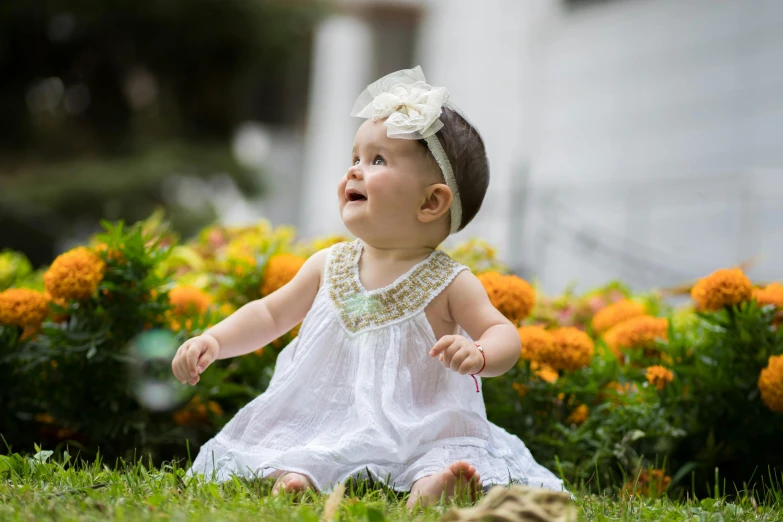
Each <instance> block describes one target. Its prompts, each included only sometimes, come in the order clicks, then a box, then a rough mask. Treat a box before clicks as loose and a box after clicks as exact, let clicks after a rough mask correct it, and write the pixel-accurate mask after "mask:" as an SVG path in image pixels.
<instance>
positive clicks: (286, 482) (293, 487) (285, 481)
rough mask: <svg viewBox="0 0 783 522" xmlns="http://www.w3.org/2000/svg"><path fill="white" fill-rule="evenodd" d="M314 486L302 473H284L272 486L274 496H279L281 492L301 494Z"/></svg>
mask: <svg viewBox="0 0 783 522" xmlns="http://www.w3.org/2000/svg"><path fill="white" fill-rule="evenodd" d="M312 486H313V485H312V484H310V479H308V478H307V477H306V476H304V475H302V474H300V473H293V472H288V473H283V474H282V475H280V477H279V478H278V479H277V480H276V481H275V484H274V486H272V495H273V496H277V495H279V494H280V493H281V492H301V491H304V490H306V489H308V488H311V487H312Z"/></svg>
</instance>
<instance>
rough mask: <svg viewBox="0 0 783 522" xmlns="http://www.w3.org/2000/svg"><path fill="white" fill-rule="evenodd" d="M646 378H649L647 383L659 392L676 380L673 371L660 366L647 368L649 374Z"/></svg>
mask: <svg viewBox="0 0 783 522" xmlns="http://www.w3.org/2000/svg"><path fill="white" fill-rule="evenodd" d="M645 376H646V377H647V382H649V383H650V384H652V385H653V386H655V387H656V388H658V389H659V390H662V389H664V387H666V384H667V383H670V382H672V381H673V380H674V374H673V373H672V372H671V370H669V369H668V368H664V367H663V366H660V365H655V366H650V367H649V368H647V373H646V374H645Z"/></svg>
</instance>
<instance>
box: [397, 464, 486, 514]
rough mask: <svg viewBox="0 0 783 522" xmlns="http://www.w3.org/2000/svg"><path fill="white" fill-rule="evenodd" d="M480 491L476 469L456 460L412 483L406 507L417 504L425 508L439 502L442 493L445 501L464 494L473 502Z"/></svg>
mask: <svg viewBox="0 0 783 522" xmlns="http://www.w3.org/2000/svg"><path fill="white" fill-rule="evenodd" d="M480 490H481V477H480V476H479V474H478V472H476V468H475V467H474V466H471V465H470V464H469V463H468V462H466V461H464V460H458V461H457V462H452V463H451V464H449V465H448V466H446V467H445V468H443V469H442V470H441V471H439V472H437V473H434V474H432V475H429V476H426V477H423V478H420V479H419V480H417V481H416V482H414V483H413V486H412V487H411V493H410V497H409V498H408V507H409V508H413V507H414V506H415V505H416V503H417V502H418V503H419V504H421V505H422V506H427V505H429V504H432V503H434V502H437V501H439V500H440V499H441V496H442V495H443V494H444V493H445V496H446V500H448V499H451V498H453V497H454V495H455V494H457V493H465V492H468V493H469V494H470V498H471V499H472V500H475V498H476V495H477V494H478V492H479V491H480Z"/></svg>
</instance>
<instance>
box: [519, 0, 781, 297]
mask: <svg viewBox="0 0 783 522" xmlns="http://www.w3.org/2000/svg"><path fill="white" fill-rule="evenodd" d="M782 27H783V2H780V1H776V0H766V1H763V0H761V1H753V2H747V1H742V0H688V1H683V0H655V1H652V0H626V1H621V0H616V1H607V2H601V3H596V4H592V5H586V6H584V7H581V8H577V9H574V10H571V11H563V12H562V13H561V16H560V17H559V18H558V22H557V24H556V27H554V28H553V30H552V31H551V33H549V35H548V38H549V41H548V42H547V44H546V46H545V49H544V53H545V56H544V58H543V60H542V63H544V64H545V65H544V74H543V77H542V78H541V80H540V81H541V82H542V84H543V85H544V86H545V91H544V92H545V93H544V97H543V100H542V104H543V107H544V108H543V111H542V114H541V118H542V119H541V127H540V131H541V135H540V143H539V145H538V147H537V150H535V151H534V154H533V157H532V164H533V169H532V177H531V183H532V187H531V192H532V194H535V196H534V197H533V204H532V206H531V207H530V208H529V209H528V212H527V214H526V218H527V222H526V226H525V234H524V242H523V245H524V246H525V250H526V251H525V252H524V254H523V257H522V262H523V264H524V266H525V267H526V268H527V269H528V270H529V273H530V274H532V275H536V276H539V277H540V278H541V279H542V280H543V282H544V283H545V287H546V288H548V289H549V290H551V291H557V290H559V289H561V288H562V287H563V286H564V285H565V284H567V282H569V281H571V280H574V279H578V280H579V282H580V286H582V287H586V286H591V285H595V284H599V283H601V282H603V281H606V280H608V279H610V278H611V277H613V276H614V277H622V278H623V279H626V280H628V281H631V282H632V283H634V284H635V285H636V286H639V287H650V286H658V285H665V284H675V283H678V282H680V281H678V278H680V279H682V278H687V277H694V276H700V275H703V274H704V272H705V271H706V270H712V269H715V268H719V267H722V266H727V265H732V264H735V263H738V262H740V261H742V260H744V259H747V258H749V257H752V256H755V255H759V254H761V255H763V256H764V257H763V258H762V260H761V261H760V262H759V263H758V264H757V265H756V266H755V268H754V269H753V270H751V274H753V275H755V276H756V277H758V278H769V279H772V278H780V277H781V275H782V274H781V271H780V266H779V265H776V263H775V259H778V260H779V259H781V256H783V241H781V239H783V235H781V231H783V227H781V226H780V225H779V224H780V223H781V221H780V217H783V216H781V211H780V208H781V205H780V204H779V203H778V201H780V200H779V199H775V198H776V197H777V198H779V197H780V195H781V193H782V192H783V96H781V94H783V31H781V28H782ZM545 196H549V197H554V198H556V199H555V201H556V202H558V201H559V204H561V205H562V206H558V204H556V203H547V202H545V201H544V199H545ZM554 209H560V210H554ZM564 209H565V210H564ZM558 214H559V215H560V217H559V218H558V217H557V216H558ZM567 214H570V216H568V217H567ZM558 219H560V220H561V221H562V222H566V221H568V220H571V222H573V224H574V226H573V227H572V228H573V229H575V230H577V231H580V230H581V231H582V232H581V236H580V235H579V234H577V235H576V237H572V238H571V239H565V237H563V236H568V235H569V233H566V232H564V231H562V230H561V233H558V232H557V230H558V225H557V220H558ZM553 223H555V224H554V225H553ZM547 235H550V236H552V237H549V238H547ZM590 236H592V237H593V239H590ZM595 236H598V238H599V239H604V240H605V241H604V243H606V244H600V243H599V244H598V245H595V244H594V245H593V246H592V247H589V244H590V243H591V242H592V243H595ZM580 245H581V246H580ZM585 245H588V246H585ZM614 246H618V247H619V248H620V249H621V252H620V253H619V254H618V253H616V252H614V250H613V247H614ZM623 252H625V254H623ZM637 254H638V256H641V258H642V260H641V261H643V262H642V263H641V264H640V260H639V259H632V258H633V257H637ZM645 259H646V260H647V261H644V260H645ZM647 265H649V266H647ZM640 266H644V267H645V268H640ZM645 272H649V273H645Z"/></svg>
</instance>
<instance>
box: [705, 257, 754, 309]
mask: <svg viewBox="0 0 783 522" xmlns="http://www.w3.org/2000/svg"><path fill="white" fill-rule="evenodd" d="M752 294H753V285H752V284H751V282H750V279H748V277H747V276H746V275H745V273H744V272H743V271H742V269H740V268H724V269H721V270H716V271H715V272H713V273H712V274H710V275H708V276H707V277H703V278H702V279H699V281H698V282H697V283H696V284H695V285H694V286H693V289H691V298H692V299H693V300H694V301H695V302H696V306H697V307H698V308H699V309H700V310H713V311H714V310H720V309H721V308H723V307H725V306H732V305H736V304H739V303H742V302H743V301H747V300H749V299H750V298H751V296H752Z"/></svg>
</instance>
